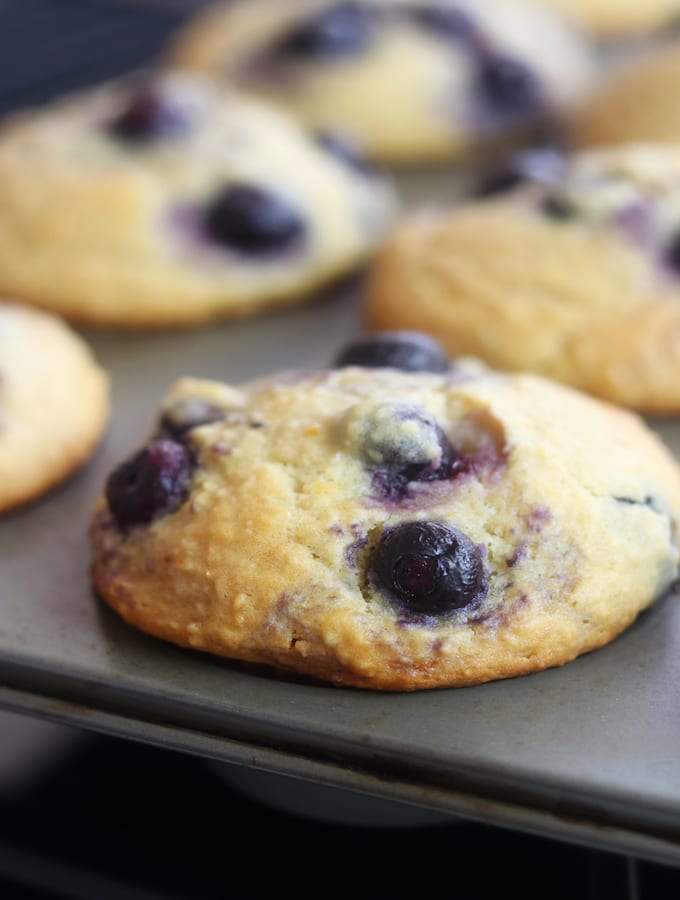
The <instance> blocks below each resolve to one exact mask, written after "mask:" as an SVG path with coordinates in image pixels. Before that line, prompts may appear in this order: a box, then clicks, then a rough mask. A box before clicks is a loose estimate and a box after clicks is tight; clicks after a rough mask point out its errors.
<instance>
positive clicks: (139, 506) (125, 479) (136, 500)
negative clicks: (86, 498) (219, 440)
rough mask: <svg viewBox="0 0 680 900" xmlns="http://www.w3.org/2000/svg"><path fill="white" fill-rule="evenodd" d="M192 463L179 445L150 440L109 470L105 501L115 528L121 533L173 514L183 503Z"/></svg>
mask: <svg viewBox="0 0 680 900" xmlns="http://www.w3.org/2000/svg"><path fill="white" fill-rule="evenodd" d="M193 470H194V463H193V460H192V458H191V455H190V454H189V451H188V450H187V449H186V447H184V446H183V445H182V444H178V443H177V442H176V441H170V440H164V439H160V440H155V441H151V443H149V444H148V445H147V446H146V447H144V448H143V449H142V450H139V451H137V453H135V454H134V455H133V456H132V457H130V459H127V460H126V461H125V462H123V463H121V464H120V465H119V466H118V467H117V468H116V469H114V470H113V472H112V473H111V475H110V476H109V478H108V481H107V483H106V499H107V501H108V504H109V509H110V510H111V514H112V515H113V518H114V519H115V520H116V523H117V525H118V527H119V528H120V529H121V530H123V531H125V530H127V529H128V528H131V527H132V526H133V525H145V524H148V523H149V522H151V521H153V520H154V519H156V518H158V517H159V516H162V515H166V514H167V513H171V512H174V510H176V509H177V508H178V507H180V506H181V505H182V503H183V502H184V501H185V500H186V498H187V496H188V493H189V482H190V480H191V476H192V474H193Z"/></svg>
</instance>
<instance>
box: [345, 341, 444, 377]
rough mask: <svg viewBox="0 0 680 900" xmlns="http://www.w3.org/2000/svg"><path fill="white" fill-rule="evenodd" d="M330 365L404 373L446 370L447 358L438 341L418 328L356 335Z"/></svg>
mask: <svg viewBox="0 0 680 900" xmlns="http://www.w3.org/2000/svg"><path fill="white" fill-rule="evenodd" d="M333 365H334V368H337V369H339V368H343V367H344V366H366V367H369V368H382V367H387V368H392V369H401V370H402V371H404V372H439V373H441V372H448V370H449V368H450V366H451V360H450V359H449V356H448V354H447V352H446V350H445V349H444V348H443V347H442V345H441V344H440V343H439V341H437V340H435V338H433V337H431V336H430V335H427V334H422V333H421V332H419V331H380V332H376V333H375V334H369V335H366V336H364V337H359V338H356V339H355V340H353V341H352V342H351V343H349V344H348V345H347V346H346V347H345V348H344V349H343V350H342V351H341V352H340V353H339V354H338V356H337V357H336V359H335V362H334V364H333Z"/></svg>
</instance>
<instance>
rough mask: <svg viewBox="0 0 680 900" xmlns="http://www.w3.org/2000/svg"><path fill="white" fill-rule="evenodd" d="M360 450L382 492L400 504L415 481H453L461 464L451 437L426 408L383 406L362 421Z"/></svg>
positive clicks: (369, 411) (365, 415)
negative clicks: (448, 436)
mask: <svg viewBox="0 0 680 900" xmlns="http://www.w3.org/2000/svg"><path fill="white" fill-rule="evenodd" d="M358 433H359V439H358V440H359V447H360V449H361V452H362V455H363V456H364V458H365V460H366V462H367V463H368V465H369V466H370V467H372V468H373V470H374V474H373V481H374V485H375V487H376V488H377V489H378V491H379V493H380V494H382V496H383V497H384V498H386V499H389V500H393V501H398V500H401V499H403V498H404V497H405V496H406V495H407V492H408V489H409V485H411V484H412V483H413V482H424V481H439V480H443V479H445V478H452V477H453V476H454V475H455V474H456V472H457V471H458V470H459V468H460V465H461V461H460V458H459V456H458V454H457V453H456V452H455V450H454V449H453V447H452V446H451V443H450V441H449V439H448V438H447V436H446V435H445V434H444V432H443V431H442V429H441V427H440V426H439V425H438V424H437V422H436V421H435V420H434V419H433V418H432V416H430V415H429V414H428V413H427V412H426V411H425V410H424V409H422V408H421V407H417V406H411V405H406V404H392V403H387V404H385V403H379V404H377V405H376V406H375V407H374V408H373V409H372V410H368V411H364V412H363V417H362V419H361V420H360V422H359V429H358Z"/></svg>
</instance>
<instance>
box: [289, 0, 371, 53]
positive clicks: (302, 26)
mask: <svg viewBox="0 0 680 900" xmlns="http://www.w3.org/2000/svg"><path fill="white" fill-rule="evenodd" d="M372 30H373V17H372V15H371V12H370V10H368V9H367V8H366V7H364V5H363V4H361V3H351V2H347V3H336V4H334V5H333V6H331V7H330V8H329V9H327V10H323V11H321V12H320V13H319V14H318V15H315V16H311V17H310V18H307V19H305V20H303V21H302V22H300V23H298V24H297V25H295V26H294V27H293V28H292V29H291V30H290V31H288V32H286V33H285V34H284V35H283V36H282V37H281V38H280V39H279V40H278V41H277V43H276V45H275V47H274V52H275V53H276V54H277V55H280V56H288V57H293V58H303V59H308V58H311V59H324V58H337V57H344V56H353V55H355V54H357V53H360V52H361V51H362V50H363V49H364V48H365V47H366V46H367V45H368V44H369V42H370V40H371V36H372Z"/></svg>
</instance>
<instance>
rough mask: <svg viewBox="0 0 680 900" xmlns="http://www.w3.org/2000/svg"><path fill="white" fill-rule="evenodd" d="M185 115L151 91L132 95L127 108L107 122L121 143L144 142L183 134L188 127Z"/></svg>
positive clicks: (144, 90) (146, 89) (148, 89)
mask: <svg viewBox="0 0 680 900" xmlns="http://www.w3.org/2000/svg"><path fill="white" fill-rule="evenodd" d="M188 124H189V123H188V120H187V116H186V114H185V113H184V112H183V111H182V110H179V109H177V108H176V107H175V106H173V104H172V103H171V102H170V101H169V100H168V99H167V98H166V97H163V96H162V95H161V94H159V93H157V92H156V91H154V90H153V89H152V88H144V89H142V90H139V91H137V92H136V93H135V94H133V95H132V97H131V98H130V101H129V103H128V105H127V106H126V107H125V109H123V111H122V112H121V113H120V114H119V115H118V116H117V117H116V118H115V119H113V121H112V122H110V123H109V130H110V131H111V133H112V134H113V135H115V136H116V137H117V138H120V139H121V140H125V141H131V142H137V141H139V142H143V141H148V140H154V139H157V138H164V137H171V136H173V135H177V134H182V133H183V132H185V131H186V130H187V128H188Z"/></svg>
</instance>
